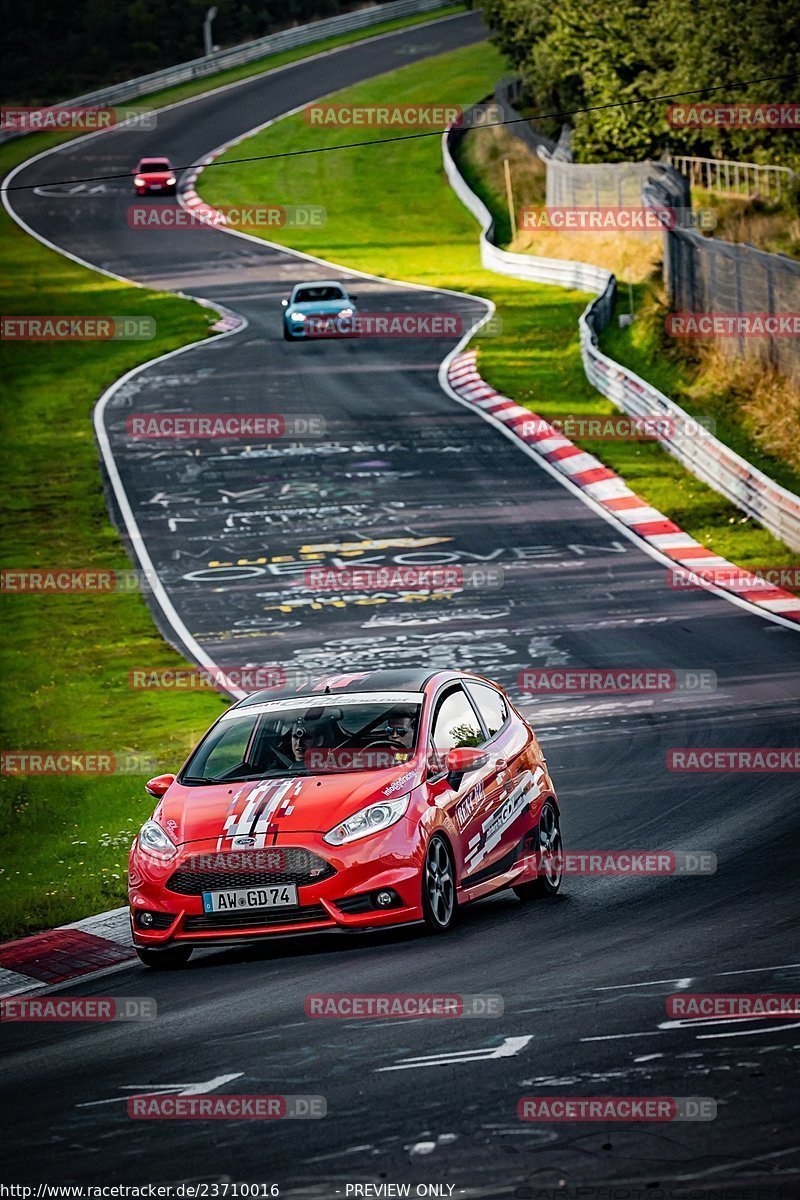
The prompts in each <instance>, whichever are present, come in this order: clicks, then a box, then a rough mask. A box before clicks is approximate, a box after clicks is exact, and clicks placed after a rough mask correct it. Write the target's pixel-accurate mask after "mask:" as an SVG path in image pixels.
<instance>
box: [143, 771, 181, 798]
mask: <svg viewBox="0 0 800 1200" xmlns="http://www.w3.org/2000/svg"><path fill="white" fill-rule="evenodd" d="M174 782H175V776H174V775H156V777H155V779H148V781H147V783H146V784H145V785H144V790H145V791H146V792H149V793H150V795H151V796H153V797H154V799H156V800H160V799H161V797H162V796H163V795H164V793H165V792H166V791H167V788H169V787H171V786H172V784H173V783H174Z"/></svg>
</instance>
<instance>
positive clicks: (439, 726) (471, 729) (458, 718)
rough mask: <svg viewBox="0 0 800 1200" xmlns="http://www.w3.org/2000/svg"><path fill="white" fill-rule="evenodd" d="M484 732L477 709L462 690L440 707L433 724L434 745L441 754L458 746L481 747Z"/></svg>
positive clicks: (450, 696) (447, 698)
mask: <svg viewBox="0 0 800 1200" xmlns="http://www.w3.org/2000/svg"><path fill="white" fill-rule="evenodd" d="M482 742H483V732H482V730H481V728H480V725H479V724H478V718H477V716H476V715H475V709H474V708H473V707H472V705H471V704H470V702H469V700H468V699H467V697H466V696H465V695H464V692H463V691H462V690H461V688H458V690H457V691H454V692H451V693H450V695H449V696H447V697H446V698H445V699H444V700H443V701H442V703H441V705H440V706H439V711H438V712H437V714H436V719H435V721H434V723H433V744H434V746H435V747H436V749H437V750H438V751H439V752H440V753H441V752H442V751H444V752H445V753H446V752H447V751H448V750H453V749H454V748H455V747H457V746H480V745H481V743H482Z"/></svg>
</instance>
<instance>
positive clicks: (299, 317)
mask: <svg viewBox="0 0 800 1200" xmlns="http://www.w3.org/2000/svg"><path fill="white" fill-rule="evenodd" d="M305 319H306V314H305V313H296V312H292V313H289V320H290V321H305Z"/></svg>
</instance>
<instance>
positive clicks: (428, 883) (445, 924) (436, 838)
mask: <svg viewBox="0 0 800 1200" xmlns="http://www.w3.org/2000/svg"><path fill="white" fill-rule="evenodd" d="M422 913H423V917H424V920H425V924H426V925H427V927H428V929H430V930H431V931H432V932H433V933H446V932H447V930H448V929H449V928H450V927H451V925H452V924H453V922H454V921H455V919H456V871H455V866H454V865H453V854H452V851H451V850H450V846H449V845H448V843H447V842H446V841H445V839H444V838H443V837H442V836H441V834H439V833H435V834H434V835H433V837H432V838H431V840H430V841H429V842H428V848H427V850H426V851H425V862H424V864H423V867H422Z"/></svg>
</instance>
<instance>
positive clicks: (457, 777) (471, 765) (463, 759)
mask: <svg viewBox="0 0 800 1200" xmlns="http://www.w3.org/2000/svg"><path fill="white" fill-rule="evenodd" d="M488 761H489V755H488V754H487V753H486V752H485V751H483V750H471V749H464V750H461V749H458V750H451V751H450V753H449V754H448V756H447V766H448V772H447V782H448V783H449V784H450V787H451V788H452V789H453V791H454V792H457V791H458V789H459V788H460V787H461V784H462V782H463V779H464V776H465V775H468V774H469V773H470V771H477V770H478V769H479V768H480V767H485V766H486V764H487V763H488Z"/></svg>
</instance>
